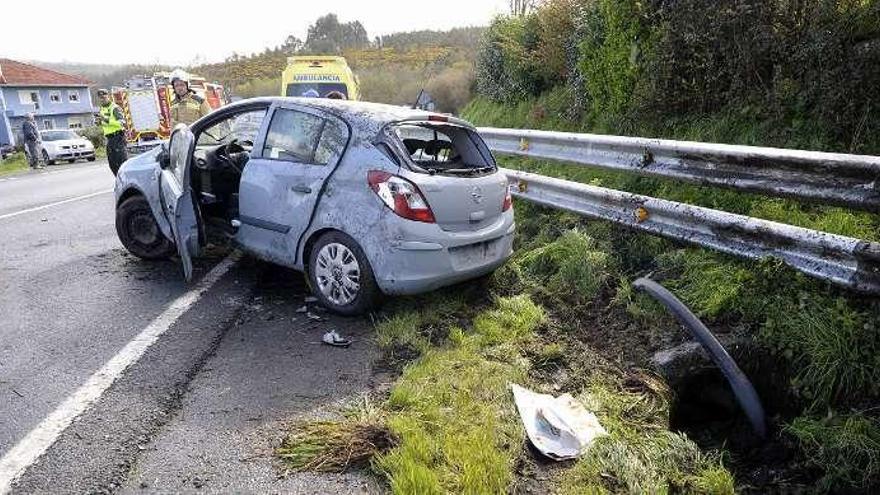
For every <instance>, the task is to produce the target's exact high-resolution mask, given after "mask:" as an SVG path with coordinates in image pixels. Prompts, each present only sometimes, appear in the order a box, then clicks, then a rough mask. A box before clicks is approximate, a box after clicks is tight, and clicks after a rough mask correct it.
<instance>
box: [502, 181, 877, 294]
mask: <svg viewBox="0 0 880 495" xmlns="http://www.w3.org/2000/svg"><path fill="white" fill-rule="evenodd" d="M501 170H502V171H503V172H504V173H505V174H506V175H507V178H508V181H509V182H510V184H511V186H512V187H511V192H512V194H513V195H514V196H515V197H517V198H521V199H525V200H528V201H531V202H535V203H538V204H542V205H545V206H549V207H553V208H559V209H563V210H568V211H571V212H574V213H578V214H581V215H585V216H588V217H593V218H598V219H602V220H608V221H611V222H614V223H617V224H620V225H624V226H626V227H629V228H631V229H635V230H641V231H644V232H648V233H651V234H656V235H660V236H663V237H667V238H670V239H675V240H679V241H684V242H689V243H694V244H699V245H701V246H705V247H709V248H713V249H717V250H719V251H722V252H725V253H729V254H732V255H736V256H742V257H746V258H752V259H759V258H763V257H766V256H772V257H777V258H779V259H781V260H783V261H784V262H785V263H786V264H788V265H789V266H791V267H793V268H795V269H797V270H799V271H801V272H803V273H806V274H808V275H811V276H814V277H817V278H821V279H825V280H829V281H831V282H834V283H836V284H839V285H843V286H846V287H849V288H851V289H855V290H858V291H860V292H868V293H873V294H880V243H876V242H868V241H862V240H859V239H853V238H851V237H845V236H841V235H836V234H828V233H825V232H819V231H815V230H810V229H805V228H801V227H794V226H791V225H785V224H781V223H776V222H770V221H767V220H761V219H757V218H752V217H747V216H743V215H736V214H733V213H726V212H723V211H718V210H712V209H709V208H702V207H699V206H692V205H687V204H684V203H677V202H674V201H667V200H663V199H656V198H651V197H648V196H641V195H637V194H630V193H626V192H621V191H615V190H613V189H606V188H603V187H596V186H590V185H587V184H581V183H578V182H571V181H566V180H562V179H554V178H551V177H545V176H542V175H536V174H530V173H526V172H520V171H516V170H510V169H501Z"/></svg>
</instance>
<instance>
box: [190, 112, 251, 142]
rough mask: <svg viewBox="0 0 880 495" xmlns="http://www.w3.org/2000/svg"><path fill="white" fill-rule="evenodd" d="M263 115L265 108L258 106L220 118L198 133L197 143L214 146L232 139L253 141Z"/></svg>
mask: <svg viewBox="0 0 880 495" xmlns="http://www.w3.org/2000/svg"><path fill="white" fill-rule="evenodd" d="M265 116H266V109H265V108H260V109H258V110H251V111H249V112H243V113H239V114H235V115H234V116H232V117H230V118H228V119H224V120H221V121H220V122H217V123H216V124H214V125H212V126H211V127H208V128H207V129H205V130H204V131H202V132H201V134H199V140H198V145H200V146H216V145H220V144H227V143H230V142H232V140H238V141H239V142H247V141H249V142H251V143H253V142H254V140H255V139H256V137H257V133H258V132H260V125H261V124H262V123H263V117H265Z"/></svg>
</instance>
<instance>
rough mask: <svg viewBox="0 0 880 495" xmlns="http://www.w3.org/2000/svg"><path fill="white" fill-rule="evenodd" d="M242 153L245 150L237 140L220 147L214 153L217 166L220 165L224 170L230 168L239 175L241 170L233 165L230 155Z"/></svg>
mask: <svg viewBox="0 0 880 495" xmlns="http://www.w3.org/2000/svg"><path fill="white" fill-rule="evenodd" d="M243 151H245V148H244V146H242V145H241V144H240V143H239V142H238V139H233V140H232V141H230V142H228V143H226V144H224V145H222V146H220V147H219V148H217V151H216V152H215V157H216V159H217V163H218V165H221V166H222V167H224V168H225V167H228V168H231V169H232V170H235V171H236V172H238V173H239V174H241V173H242V170H241V168H239V167H238V165H237V164H236V163H235V160H233V159H232V157H231V154H232V153H241V152H243Z"/></svg>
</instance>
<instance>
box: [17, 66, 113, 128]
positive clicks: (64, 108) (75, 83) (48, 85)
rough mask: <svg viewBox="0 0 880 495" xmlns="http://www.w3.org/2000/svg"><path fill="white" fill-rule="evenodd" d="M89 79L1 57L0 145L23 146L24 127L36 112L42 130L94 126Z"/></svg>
mask: <svg viewBox="0 0 880 495" xmlns="http://www.w3.org/2000/svg"><path fill="white" fill-rule="evenodd" d="M91 85H92V82H91V81H89V80H88V79H85V78H82V77H79V76H72V75H70V74H63V73H61V72H57V71H54V70H50V69H44V68H42V67H37V66H35V65H31V64H26V63H23V62H17V61H15V60H10V59H7V58H0V145H4V144H11V145H16V144H21V125H22V122H23V120H24V118H25V116H27V114H28V112H34V114H35V116H36V119H37V126H38V127H39V128H40V129H82V128H84V127H90V126H92V125H94V117H93V116H94V113H95V112H97V109H96V108H95V106H94V105H93V104H92V95H91V93H90V92H89V86H91Z"/></svg>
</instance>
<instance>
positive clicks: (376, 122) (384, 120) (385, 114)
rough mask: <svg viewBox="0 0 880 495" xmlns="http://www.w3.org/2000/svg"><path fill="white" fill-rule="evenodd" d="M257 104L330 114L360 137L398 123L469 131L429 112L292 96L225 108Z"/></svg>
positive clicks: (461, 122)
mask: <svg viewBox="0 0 880 495" xmlns="http://www.w3.org/2000/svg"><path fill="white" fill-rule="evenodd" d="M258 102H264V103H269V104H273V103H293V104H296V105H302V106H305V107H311V108H315V109H319V110H325V111H327V112H328V113H332V114H334V115H336V116H338V117H340V118H342V119H343V120H345V121H346V122H348V123H349V125H351V126H352V127H355V128H357V129H358V130H359V131H360V132H363V133H376V132H378V131H379V130H380V129H381V128H382V127H385V126H386V125H387V124H391V123H394V122H400V121H427V120H438V121H446V122H449V123H451V124H456V125H461V126H465V127H468V128H473V126H472V125H471V124H470V123H469V122H467V121H465V120H462V119H459V118H457V117H454V116H451V115H447V114H442V113H437V112H429V111H427V110H420V109H414V108H410V107H405V106H398V105H388V104H385V103H371V102H366V101H350V100H334V99H330V98H302V97H295V96H276V97H261V98H249V99H245V100H240V101H237V102H235V103H232V104H230V105H229V106H228V107H226V108H232V107H234V106H239V105H244V106H246V105H253V104H255V103H258Z"/></svg>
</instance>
